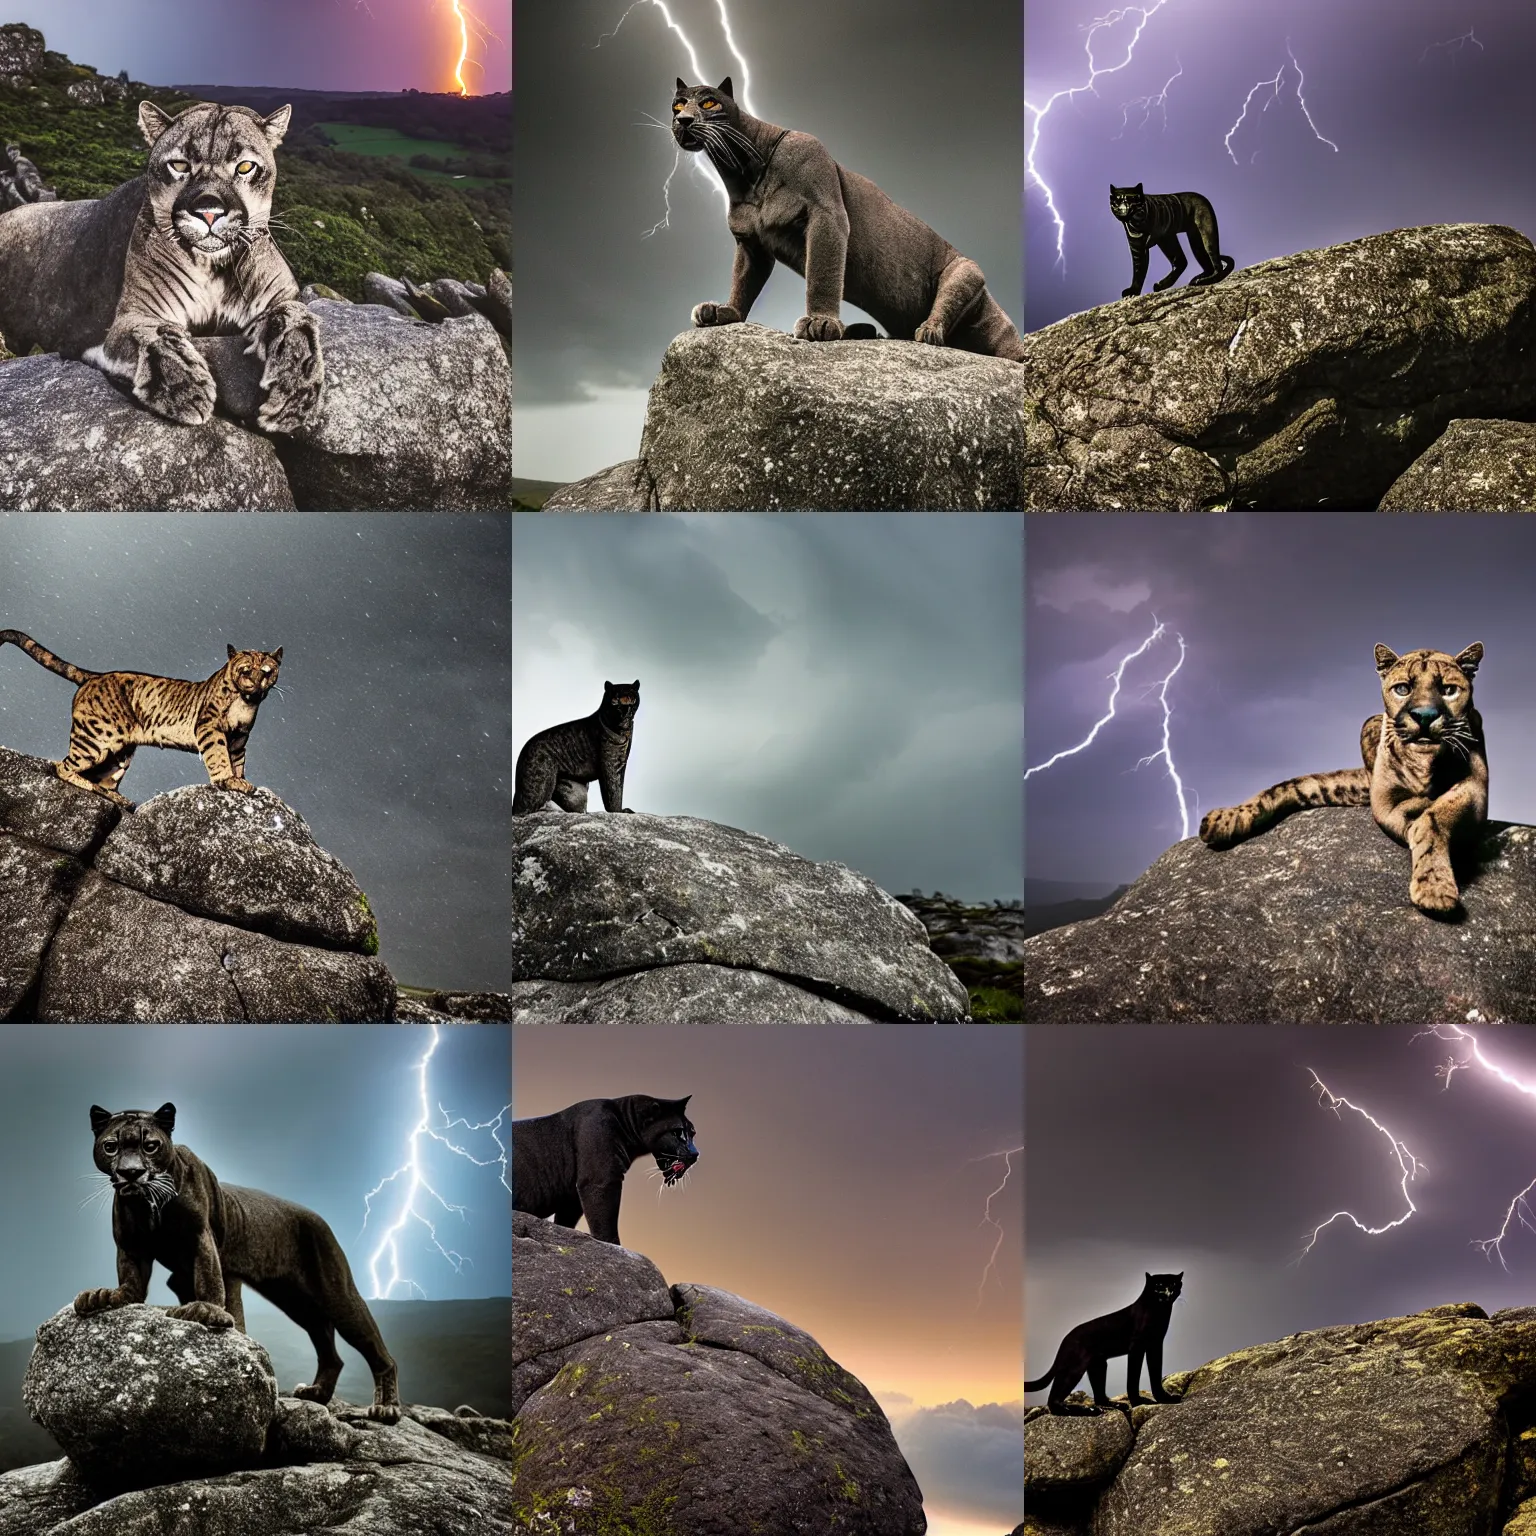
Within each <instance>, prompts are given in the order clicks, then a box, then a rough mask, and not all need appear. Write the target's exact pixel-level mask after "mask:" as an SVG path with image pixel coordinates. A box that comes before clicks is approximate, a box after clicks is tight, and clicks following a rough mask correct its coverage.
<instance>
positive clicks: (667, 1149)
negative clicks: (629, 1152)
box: [645, 1094, 699, 1185]
mask: <svg viewBox="0 0 1536 1536" xmlns="http://www.w3.org/2000/svg"><path fill="white" fill-rule="evenodd" d="M692 1097H693V1095H692V1094H689V1095H688V1098H685V1099H663V1100H661V1101H660V1102H659V1103H658V1104H657V1106H656V1117H655V1118H654V1119H653V1120H651V1121H650V1122H648V1123H647V1125H646V1127H645V1146H646V1150H647V1151H648V1152H649V1153H650V1154H651V1156H652V1157H654V1158H655V1159H656V1166H657V1167H658V1168H659V1169H660V1170H661V1177H662V1182H663V1183H664V1184H667V1185H672V1184H676V1183H677V1182H678V1180H680V1179H681V1178H682V1177H683V1175H684V1174H685V1173H687V1172H688V1170H689V1169H690V1168H692V1167H693V1165H694V1164H695V1163H696V1162H698V1160H699V1149H698V1148H697V1147H696V1146H694V1144H693V1138H694V1135H695V1134H696V1133H695V1131H694V1129H693V1121H691V1120H690V1119H689V1118H688V1116H687V1115H685V1114H684V1113H683V1111H684V1110H685V1109H686V1108H687V1107H688V1099H691V1098H692Z"/></svg>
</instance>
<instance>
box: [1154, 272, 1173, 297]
mask: <svg viewBox="0 0 1536 1536" xmlns="http://www.w3.org/2000/svg"><path fill="white" fill-rule="evenodd" d="M1178 280H1179V274H1178V273H1177V272H1170V273H1169V274H1168V276H1167V277H1165V278H1162V279H1161V280H1160V281H1158V282H1155V283H1153V284H1152V291H1153V293H1161V292H1162V291H1163V289H1165V288H1172V287H1173V285H1174V284H1175V283H1176V282H1178Z"/></svg>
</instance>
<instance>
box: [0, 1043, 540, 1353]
mask: <svg viewBox="0 0 1536 1536" xmlns="http://www.w3.org/2000/svg"><path fill="white" fill-rule="evenodd" d="M430 1045H431V1030H430V1028H428V1027H426V1026H422V1025H395V1024H382V1025H368V1024H345V1025H279V1024H264V1025H243V1024H215V1025H183V1024H174V1025H149V1024H137V1025H128V1026H124V1025H112V1024H108V1025H90V1024H70V1025H37V1026H32V1025H24V1024H8V1025H6V1026H5V1028H4V1029H3V1030H0V1158H3V1160H4V1161H5V1163H6V1164H7V1165H8V1166H10V1167H13V1168H14V1167H24V1168H25V1169H26V1171H27V1172H26V1177H25V1178H24V1179H14V1178H13V1179H7V1180H4V1181H0V1222H3V1223H4V1225H5V1226H6V1228H7V1230H9V1231H12V1232H20V1231H23V1230H26V1231H29V1232H31V1233H32V1234H33V1238H32V1240H31V1241H30V1242H28V1243H27V1244H25V1245H22V1244H17V1243H13V1244H10V1245H8V1247H7V1251H6V1253H5V1254H4V1255H3V1256H0V1339H20V1338H26V1337H28V1336H29V1335H30V1334H31V1333H32V1332H33V1330H34V1329H35V1328H36V1327H37V1325H38V1324H39V1323H40V1322H42V1321H43V1319H44V1318H46V1317H48V1316H50V1315H51V1314H53V1313H54V1312H56V1311H58V1309H59V1308H60V1307H62V1306H65V1305H67V1304H68V1303H69V1302H71V1301H73V1300H74V1298H75V1294H76V1293H77V1292H78V1291H82V1290H86V1289H88V1288H90V1287H93V1286H100V1285H113V1284H115V1283H116V1280H115V1275H116V1263H115V1259H114V1257H113V1256H114V1253H115V1251H116V1250H115V1248H114V1246H113V1242H112V1216H111V1209H110V1205H107V1206H96V1205H92V1206H89V1207H82V1205H81V1202H82V1201H83V1200H85V1199H86V1198H87V1197H88V1196H89V1195H90V1194H91V1193H92V1191H93V1189H95V1188H96V1186H97V1185H98V1184H99V1183H100V1182H101V1181H100V1176H99V1175H98V1174H97V1173H96V1171H95V1165H94V1164H93V1163H92V1161H91V1148H92V1145H93V1137H92V1134H91V1118H90V1108H91V1105H93V1104H100V1105H101V1106H102V1107H103V1108H105V1109H110V1110H114V1111H116V1110H121V1109H146V1110H154V1109H158V1108H159V1107H160V1105H162V1104H164V1103H166V1102H167V1101H169V1102H170V1103H173V1104H174V1105H175V1106H176V1129H175V1131H174V1133H173V1135H174V1139H175V1140H176V1141H178V1142H182V1143H184V1144H185V1145H187V1146H188V1147H190V1148H191V1149H192V1151H194V1152H195V1153H196V1154H197V1155H198V1156H199V1157H200V1158H201V1159H202V1160H203V1161H204V1162H205V1163H207V1164H208V1166H209V1167H210V1168H211V1169H212V1170H213V1172H214V1174H215V1176H216V1177H217V1178H218V1179H219V1180H220V1181H221V1182H224V1183H229V1184H243V1185H247V1186H250V1187H252V1188H256V1189H264V1190H266V1191H267V1192H268V1193H270V1194H274V1195H279V1196H281V1197H282V1198H283V1199H286V1200H294V1201H297V1202H298V1204H300V1205H306V1206H308V1207H309V1208H310V1209H311V1210H314V1211H318V1212H319V1213H320V1215H321V1216H323V1217H324V1218H325V1220H326V1221H327V1222H328V1223H329V1224H330V1227H331V1229H332V1231H334V1232H335V1234H336V1237H337V1240H338V1241H339V1242H340V1243H341V1246H342V1249H343V1250H344V1251H345V1253H346V1255H347V1261H348V1263H349V1264H350V1265H351V1267H352V1272H353V1275H354V1277H355V1279H356V1280H357V1283H358V1288H359V1290H361V1291H362V1293H363V1295H364V1296H371V1295H373V1294H374V1292H375V1287H374V1286H373V1284H372V1281H371V1279H370V1268H369V1261H370V1258H371V1257H372V1255H373V1254H374V1253H375V1251H376V1249H377V1246H378V1242H379V1239H380V1237H381V1236H382V1234H383V1232H384V1231H385V1230H387V1229H388V1227H389V1226H390V1225H391V1224H392V1223H393V1222H394V1221H395V1219H396V1218H397V1216H398V1215H399V1214H400V1192H401V1190H402V1189H403V1181H396V1183H395V1184H393V1185H391V1186H390V1187H389V1189H388V1190H386V1191H385V1193H384V1194H383V1195H382V1196H380V1197H378V1198H376V1200H375V1203H374V1213H375V1214H374V1216H373V1217H372V1218H371V1219H370V1220H369V1222H368V1226H367V1230H366V1231H365V1230H364V1226H363V1219H364V1214H365V1210H364V1203H363V1197H364V1196H365V1195H366V1194H367V1193H368V1191H369V1190H370V1189H372V1188H373V1187H374V1186H375V1185H376V1184H377V1183H378V1182H379V1181H380V1180H381V1179H383V1178H384V1177H385V1175H387V1174H389V1173H392V1172H393V1171H394V1170H395V1169H396V1168H398V1167H400V1166H401V1165H402V1164H403V1163H404V1162H406V1160H407V1158H408V1157H409V1145H408V1142H409V1135H410V1131H411V1129H412V1127H413V1126H414V1125H415V1124H416V1123H417V1121H418V1119H419V1115H420V1109H419V1098H418V1093H419V1089H418V1085H417V1076H416V1070H415V1069H416V1066H417V1063H418V1062H419V1061H420V1060H421V1058H422V1056H423V1055H424V1054H425V1053H426V1051H427V1049H428V1048H429V1046H430ZM510 1047H511V1037H510V1034H509V1032H508V1029H507V1028H506V1027H505V1026H500V1025H490V1024H459V1025H451V1026H446V1027H444V1028H443V1029H442V1030H440V1031H439V1040H438V1045H437V1048H436V1050H435V1052H433V1054H432V1057H431V1060H430V1062H429V1063H428V1079H427V1087H428V1094H429V1102H430V1103H431V1104H432V1106H433V1108H434V1110H435V1109H436V1107H437V1106H438V1105H441V1106H442V1107H443V1109H445V1110H446V1111H447V1113H448V1115H449V1117H451V1118H463V1119H466V1120H469V1121H471V1122H482V1121H489V1120H493V1119H494V1118H495V1116H496V1114H497V1112H498V1111H499V1110H500V1109H501V1108H502V1106H503V1105H505V1104H506V1103H507V1102H508V1098H509V1083H510V1078H511V1059H510V1058H511V1049H510ZM442 1123H443V1122H442V1120H441V1118H439V1117H436V1116H434V1124H435V1125H436V1126H438V1127H441V1125H442ZM504 1127H505V1122H503V1130H502V1140H503V1141H504V1142H505V1140H506V1134H505V1129H504ZM452 1134H453V1135H454V1137H455V1138H456V1139H457V1140H458V1142H459V1145H460V1146H462V1147H464V1148H465V1150H466V1151H468V1152H469V1153H471V1155H473V1156H474V1157H477V1158H479V1159H481V1160H482V1161H484V1160H495V1159H496V1158H497V1157H499V1153H498V1151H497V1149H496V1144H495V1140H494V1138H493V1136H492V1134H491V1133H490V1132H489V1131H469V1130H466V1129H464V1128H462V1127H460V1128H458V1129H456V1130H455V1131H454V1132H453V1133H452ZM421 1149H422V1151H421V1159H422V1166H423V1168H424V1170H425V1172H426V1175H427V1177H428V1178H429V1179H430V1180H431V1182H432V1183H433V1185H434V1186H435V1187H436V1188H437V1189H438V1191H439V1193H441V1194H442V1195H443V1197H444V1198H445V1199H446V1200H449V1201H451V1202H453V1203H456V1204H462V1205H464V1206H465V1207H466V1214H465V1216H464V1217H463V1218H462V1219H461V1218H459V1217H450V1218H448V1219H447V1221H446V1222H444V1221H442V1220H441V1213H439V1230H440V1232H441V1233H442V1235H443V1237H444V1239H445V1242H444V1246H445V1247H452V1248H454V1249H456V1250H457V1251H459V1252H460V1253H462V1254H463V1255H464V1256H465V1257H466V1258H467V1259H469V1260H470V1261H471V1262H470V1263H468V1264H466V1265H465V1266H464V1267H463V1269H462V1271H461V1272H456V1271H455V1270H454V1268H453V1266H452V1265H451V1264H449V1263H448V1262H447V1261H446V1260H444V1259H443V1258H441V1257H440V1256H439V1255H437V1254H435V1253H434V1252H433V1251H432V1248H431V1246H430V1241H429V1240H428V1239H427V1234H426V1233H425V1231H424V1230H423V1229H422V1228H421V1227H420V1226H419V1224H417V1223H415V1222H410V1223H407V1231H406V1232H405V1233H403V1234H402V1237H401V1240H400V1243H399V1253H400V1260H401V1272H402V1274H403V1275H404V1276H406V1277H407V1278H409V1279H412V1280H414V1281H415V1282H416V1283H417V1285H418V1286H420V1287H421V1289H422V1290H424V1291H425V1293H426V1295H427V1297H429V1298H430V1299H432V1300H438V1301H441V1300H451V1299H455V1298H459V1299H462V1298H468V1297H476V1296H507V1295H510V1292H511V1281H510V1276H511V1267H512V1247H511V1242H512V1239H511V1221H510V1218H509V1216H508V1211H509V1208H510V1201H509V1197H508V1194H507V1191H506V1190H505V1189H503V1188H502V1186H501V1184H500V1182H499V1179H500V1169H499V1167H498V1166H492V1167H489V1168H477V1167H474V1166H472V1165H471V1164H470V1163H468V1162H466V1161H464V1160H463V1159H460V1158H457V1157H454V1156H453V1155H452V1154H451V1153H449V1152H446V1151H445V1150H444V1149H443V1148H442V1147H440V1146H438V1145H437V1144H436V1143H434V1142H432V1140H431V1138H429V1137H426V1138H422V1140H421ZM419 1208H420V1209H423V1210H425V1205H422V1206H420V1207H419ZM382 1274H384V1266H383V1265H382V1264H381V1275H382ZM392 1294H393V1296H394V1298H395V1299H403V1298H404V1297H405V1296H406V1295H407V1294H408V1292H407V1288H406V1287H404V1286H398V1287H396V1288H395V1290H394V1291H393V1293H392ZM409 1294H414V1295H418V1296H419V1295H420V1292H419V1291H416V1292H410V1293H409ZM247 1295H248V1296H249V1293H247ZM149 1299H150V1301H151V1302H152V1303H154V1304H155V1305H157V1306H159V1305H165V1306H174V1305H175V1304H176V1298H175V1297H174V1296H172V1295H171V1292H170V1290H169V1288H168V1287H167V1286H166V1284H165V1273H164V1271H163V1270H162V1269H160V1268H158V1267H157V1268H156V1270H155V1278H154V1282H153V1284H152V1285H151V1288H150V1296H149ZM249 1310H251V1312H252V1323H251V1328H252V1332H254V1333H255V1334H256V1336H257V1337H258V1338H261V1337H263V1330H264V1329H266V1328H267V1327H268V1326H271V1327H275V1328H277V1329H279V1330H290V1329H291V1330H292V1332H293V1333H294V1334H295V1335H296V1336H297V1338H298V1340H299V1341H300V1342H302V1339H303V1335H302V1334H300V1333H299V1331H298V1329H297V1328H296V1327H295V1326H294V1325H292V1324H290V1323H288V1322H287V1321H286V1320H285V1319H283V1318H282V1317H281V1315H280V1314H278V1313H276V1312H275V1311H274V1310H273V1309H272V1308H270V1307H269V1306H267V1305H266V1304H265V1303H262V1302H260V1301H259V1300H256V1299H255V1298H251V1302H250V1306H249ZM258 1313H259V1314H260V1315H261V1317H262V1318H263V1319H265V1321H263V1322H262V1323H261V1324H260V1325H258V1324H257V1323H256V1321H255V1318H256V1315H257V1314H258ZM345 1353H346V1357H347V1360H348V1362H349V1364H350V1363H352V1362H353V1361H354V1360H355V1358H356V1357H355V1356H353V1355H352V1354H351V1352H350V1351H346V1352H345ZM363 1380H365V1381H366V1380H367V1376H366V1374H365V1375H364V1376H363Z"/></svg>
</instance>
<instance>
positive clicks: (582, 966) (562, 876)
mask: <svg viewBox="0 0 1536 1536" xmlns="http://www.w3.org/2000/svg"><path fill="white" fill-rule="evenodd" d="M690 963H707V964H709V965H711V966H734V967H737V968H739V969H742V970H748V971H765V972H771V973H773V974H774V975H776V976H778V977H779V978H780V979H781V980H784V981H787V982H789V983H792V984H793V985H795V986H798V987H800V988H802V989H803V990H807V991H814V992H816V993H818V994H819V995H821V996H824V997H829V998H832V999H833V1000H835V1001H837V1002H840V1003H842V1004H844V1005H845V1006H846V1007H848V1008H851V1009H853V1010H855V1011H857V1012H861V1013H867V1014H869V1015H871V1016H872V1017H876V1018H883V1019H887V1020H891V1021H902V1020H913V1021H923V1022H926V1021H934V1020H962V1019H964V1018H965V1017H966V1016H967V1013H968V1006H969V1000H968V997H967V995H966V991H965V988H964V987H963V986H961V984H960V982H959V981H958V980H957V979H956V977H955V975H954V973H953V972H952V971H950V970H949V968H948V967H947V966H946V965H945V964H944V963H943V961H941V960H940V959H938V957H937V956H936V955H934V953H933V951H932V950H931V949H929V947H928V936H927V933H926V932H925V930H924V928H923V925H922V923H921V922H919V921H918V919H917V918H916V917H914V916H913V915H912V913H911V912H909V911H908V910H907V909H906V908H905V907H903V906H902V905H901V904H900V903H899V902H897V901H895V900H893V899H892V898H891V897H890V896H888V895H887V894H886V893H885V892H884V891H882V890H881V889H880V888H879V887H878V886H877V885H875V884H874V883H873V882H872V881H870V880H868V879H866V878H865V877H864V876H863V875H860V874H857V873H856V872H855V871H853V870H851V869H849V868H848V867H847V866H846V865H843V864H838V863H830V862H829V863H814V862H812V861H811V860H809V859H804V858H801V857H800V856H799V855H798V854H796V853H793V852H791V851H790V850H789V849H788V848H785V847H784V846H783V845H782V844H779V843H774V842H770V841H769V840H768V839H767V838H765V837H758V836H757V835H755V834H754V833H750V832H743V831H739V830H738V829H736V828H734V827H723V826H720V825H718V824H716V823H714V822H710V821H703V820H700V819H699V818H697V817H691V816H646V815H615V816H599V815H595V814H594V815H579V814H571V813H567V812H563V811H539V812H535V813H534V814H532V815H528V816H516V817H514V818H513V820H512V978H513V982H514V984H515V983H517V982H525V981H603V980H607V979H610V978H613V977H615V976H620V975H631V974H633V973H635V972H639V971H644V970H651V969H655V968H657V967H660V966H677V965H683V964H690Z"/></svg>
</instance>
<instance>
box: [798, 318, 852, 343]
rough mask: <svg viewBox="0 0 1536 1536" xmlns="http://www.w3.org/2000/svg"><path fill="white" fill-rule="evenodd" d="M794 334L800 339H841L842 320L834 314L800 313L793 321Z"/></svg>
mask: <svg viewBox="0 0 1536 1536" xmlns="http://www.w3.org/2000/svg"><path fill="white" fill-rule="evenodd" d="M795 336H796V337H797V338H798V339H799V340H800V341H841V340H842V339H843V322H842V321H841V320H839V319H838V318H837V316H836V315H801V316H800V318H799V319H798V320H796V321H795Z"/></svg>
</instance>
